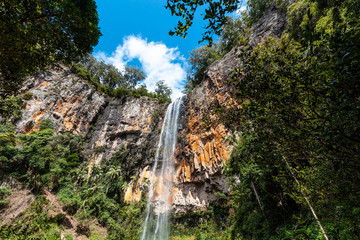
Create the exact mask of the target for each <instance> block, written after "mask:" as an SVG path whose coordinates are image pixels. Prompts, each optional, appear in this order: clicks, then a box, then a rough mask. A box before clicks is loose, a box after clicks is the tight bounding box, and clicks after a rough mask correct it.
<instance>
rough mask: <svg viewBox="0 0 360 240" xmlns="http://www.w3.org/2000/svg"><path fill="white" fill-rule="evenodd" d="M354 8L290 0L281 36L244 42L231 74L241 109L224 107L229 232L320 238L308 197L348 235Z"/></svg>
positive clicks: (354, 145)
mask: <svg viewBox="0 0 360 240" xmlns="http://www.w3.org/2000/svg"><path fill="white" fill-rule="evenodd" d="M359 13H360V12H359V7H358V5H357V7H355V5H354V1H341V2H340V1H295V2H294V3H293V4H292V5H291V6H290V7H289V8H288V16H289V23H290V26H289V29H288V32H287V33H285V34H283V36H282V38H281V39H278V40H276V39H269V40H267V41H266V42H265V43H263V44H262V46H259V47H257V48H255V49H254V50H253V51H249V48H244V51H243V54H242V56H241V58H242V59H244V61H245V63H244V66H243V68H242V69H236V71H235V72H234V76H233V80H232V83H233V84H234V86H235V88H236V91H235V92H234V93H233V97H234V98H235V99H237V100H238V101H239V102H240V103H241V106H242V107H241V108H236V109H233V111H227V112H226V114H227V117H228V120H229V121H228V123H230V124H232V125H233V126H237V127H238V130H239V131H240V139H239V142H238V145H237V147H236V149H235V150H234V152H233V154H232V158H231V160H230V162H229V164H228V173H229V174H230V175H236V176H237V177H238V178H239V180H240V182H241V184H240V185H238V184H234V190H233V193H232V194H233V196H232V199H233V205H234V206H238V209H237V211H236V213H235V221H236V222H235V223H234V225H233V226H234V227H235V228H234V231H233V236H235V237H242V238H245V239H251V238H272V239H284V238H289V239H309V238H310V239H317V238H321V236H322V233H321V232H320V230H319V228H318V226H317V223H316V221H315V220H314V217H313V215H312V214H311V211H310V210H309V208H310V206H309V204H310V205H311V206H312V207H313V209H314V211H315V212H316V213H317V216H318V218H319V220H320V223H322V225H323V227H324V228H325V232H326V233H327V235H328V236H329V237H330V238H334V239H356V238H358V232H359V229H360V226H359V224H358V223H359V218H358V214H357V212H358V211H359V208H358V203H357V199H359V197H360V189H359V186H358V184H357V182H359V180H360V175H359V167H360V166H359V155H358V153H359V150H360V140H359V138H358V136H359V135H360V134H359V133H360V128H359V124H358V122H359V121H360V115H359V109H358V108H359V97H358V96H359V95H360V87H359V86H360V85H359V84H358V82H359V79H360V72H359V68H358V67H357V66H358V65H359V63H360V54H359V53H360V51H359V50H360V45H359V41H358V39H359V37H360V35H359V34H360V29H359V24H360V23H359V18H358V17H355V16H359ZM229 113H230V114H229ZM306 198H307V199H308V200H309V203H307V202H306ZM277 215H278V216H277Z"/></svg>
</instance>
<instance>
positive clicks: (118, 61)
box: [95, 36, 186, 99]
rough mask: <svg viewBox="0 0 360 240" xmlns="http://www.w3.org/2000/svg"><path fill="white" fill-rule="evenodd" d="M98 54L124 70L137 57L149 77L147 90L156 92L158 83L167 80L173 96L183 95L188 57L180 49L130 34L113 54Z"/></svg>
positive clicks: (96, 55) (146, 82)
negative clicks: (186, 58)
mask: <svg viewBox="0 0 360 240" xmlns="http://www.w3.org/2000/svg"><path fill="white" fill-rule="evenodd" d="M95 57H96V58H98V59H103V60H104V61H105V62H108V63H112V64H113V65H114V66H115V67H117V68H118V69H120V70H123V69H124V66H125V65H126V64H127V63H128V62H130V61H132V60H134V59H137V60H139V62H140V63H141V66H142V70H143V71H144V72H145V74H146V76H147V78H146V79H145V81H144V83H145V84H146V86H147V87H148V90H150V91H154V89H155V84H156V82H157V81H159V80H165V83H166V84H167V85H168V86H169V87H171V89H172V92H173V93H172V96H171V98H172V99H176V98H177V97H179V96H181V95H182V94H181V90H182V89H183V85H184V81H185V76H186V72H185V59H184V58H183V57H182V56H181V54H180V52H179V50H178V48H168V47H167V46H166V45H165V44H163V43H160V42H148V40H147V39H143V38H141V37H137V36H127V37H125V38H124V39H123V44H122V45H119V46H118V47H117V48H116V50H115V52H113V53H112V54H111V56H107V55H106V54H105V53H103V52H97V53H96V54H95Z"/></svg>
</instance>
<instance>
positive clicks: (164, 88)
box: [155, 80, 172, 98]
mask: <svg viewBox="0 0 360 240" xmlns="http://www.w3.org/2000/svg"><path fill="white" fill-rule="evenodd" d="M171 93H172V90H171V88H170V87H169V86H168V85H166V83H165V81H164V80H159V81H158V82H157V83H156V88H155V94H156V95H158V96H159V97H162V98H170V95H171Z"/></svg>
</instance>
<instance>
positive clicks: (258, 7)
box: [242, 0, 279, 27]
mask: <svg viewBox="0 0 360 240" xmlns="http://www.w3.org/2000/svg"><path fill="white" fill-rule="evenodd" d="M278 1H279V0H278ZM278 1H276V2H278ZM273 2H274V1H272V0H262V1H259V0H248V1H247V11H246V12H245V14H243V15H242V18H243V20H244V21H245V22H246V24H247V26H249V27H251V26H252V25H253V24H254V23H256V22H257V21H258V20H259V19H260V18H261V17H262V16H263V15H264V13H265V11H266V10H268V9H269V7H270V5H271V4H272V3H273Z"/></svg>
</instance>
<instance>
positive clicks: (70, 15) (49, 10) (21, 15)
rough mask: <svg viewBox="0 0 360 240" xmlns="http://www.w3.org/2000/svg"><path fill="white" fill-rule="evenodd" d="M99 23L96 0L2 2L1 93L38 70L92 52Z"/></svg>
mask: <svg viewBox="0 0 360 240" xmlns="http://www.w3.org/2000/svg"><path fill="white" fill-rule="evenodd" d="M98 23H99V19H98V15H97V11H96V4H95V1H94V0H60V1H54V0H51V1H42V0H31V1H25V0H6V1H0V95H1V96H6V95H9V94H12V93H14V92H16V91H17V90H18V89H19V88H20V87H21V84H22V82H23V80H24V77H25V76H27V75H29V74H33V73H34V72H35V71H36V70H39V69H44V68H45V67H47V66H49V65H50V64H54V63H58V62H61V61H65V62H71V61H72V60H75V59H77V58H79V57H80V56H83V55H85V54H86V53H89V52H91V51H92V48H93V46H95V45H96V44H97V43H98V39H99V36H100V35H101V34H100V30H99V28H98Z"/></svg>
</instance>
